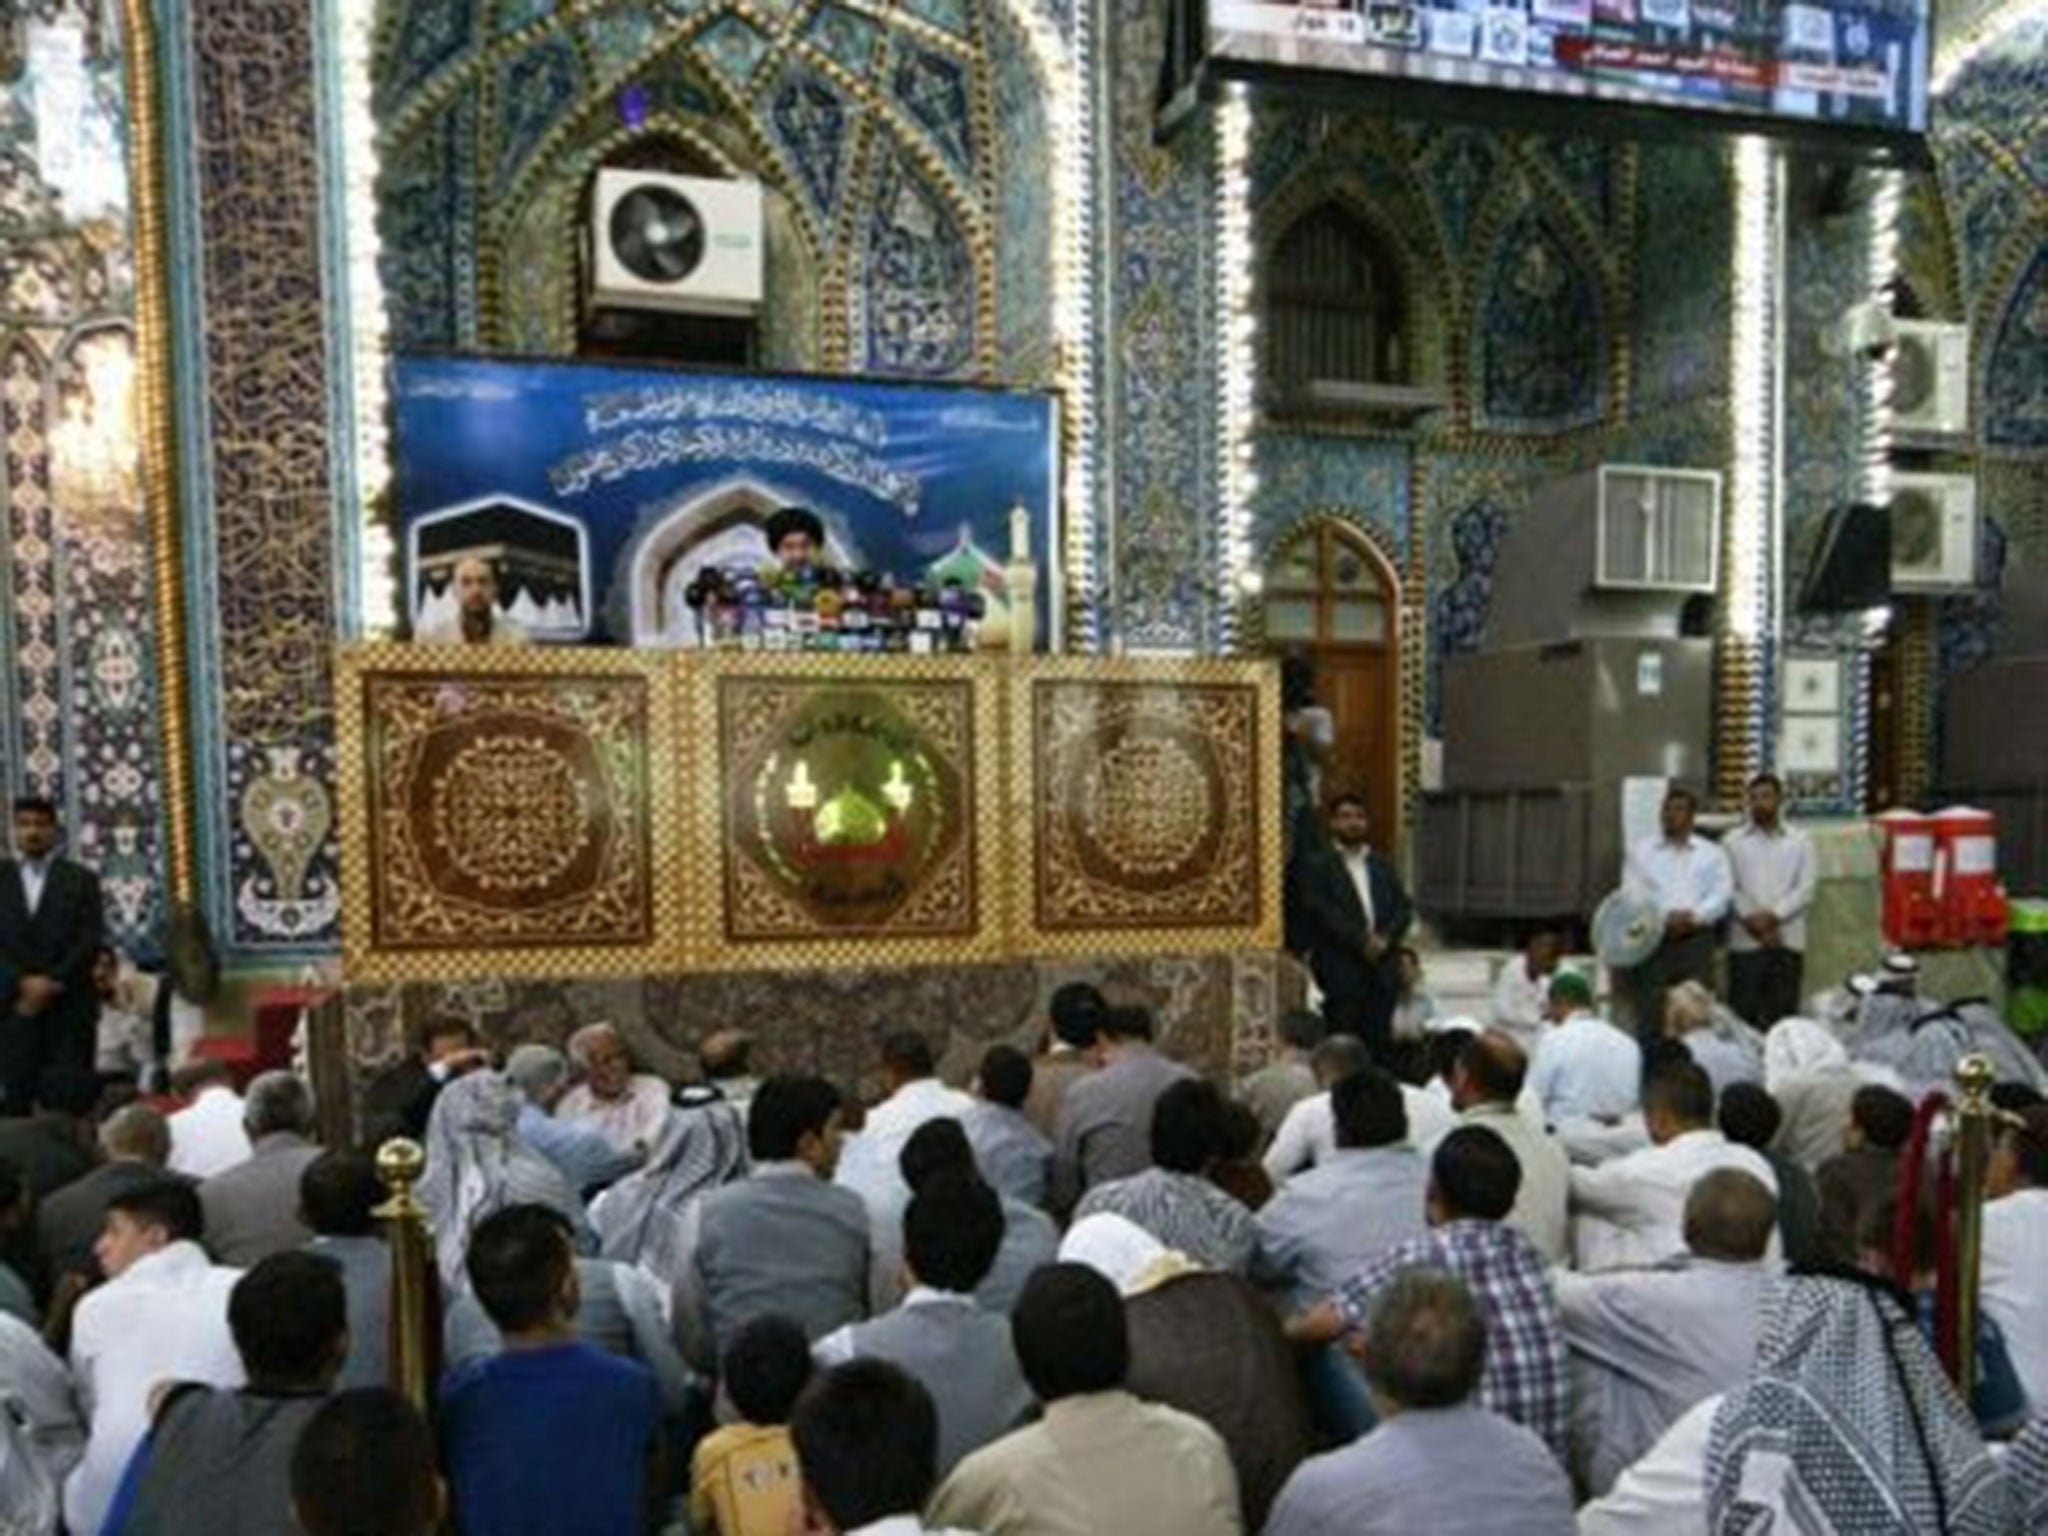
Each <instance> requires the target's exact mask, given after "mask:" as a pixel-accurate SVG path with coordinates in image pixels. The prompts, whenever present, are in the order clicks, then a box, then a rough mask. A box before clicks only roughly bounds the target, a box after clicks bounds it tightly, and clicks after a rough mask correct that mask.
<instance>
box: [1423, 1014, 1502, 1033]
mask: <svg viewBox="0 0 2048 1536" xmlns="http://www.w3.org/2000/svg"><path fill="white" fill-rule="evenodd" d="M1460 1030H1462V1031H1463V1032H1464V1033H1466V1034H1468V1035H1483V1034H1485V1033H1486V1026H1485V1025H1484V1024H1482V1023H1480V1022H1479V1021H1478V1020H1477V1019H1475V1018H1473V1017H1472V1015H1471V1014H1469V1013H1453V1014H1449V1015H1444V1014H1432V1015H1431V1016H1430V1017H1429V1018H1427V1019H1425V1020H1424V1021H1423V1024H1422V1032H1423V1033H1424V1034H1426V1035H1454V1034H1457V1033H1458V1032H1459V1031H1460Z"/></svg>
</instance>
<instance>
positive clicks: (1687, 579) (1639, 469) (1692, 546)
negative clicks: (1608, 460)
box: [1593, 464, 1721, 592]
mask: <svg viewBox="0 0 2048 1536" xmlns="http://www.w3.org/2000/svg"><path fill="white" fill-rule="evenodd" d="M1598 515H1599V523H1598V527H1599V545H1598V550H1597V558H1596V560H1595V562H1594V571H1593V585H1594V586H1596V587H1600V588H1603V589H1611V590H1621V591H1638V592H1712V591H1713V590H1714V589H1715V586H1716V583H1717V582H1718V580H1719V575H1720V554H1721V477H1720V475H1719V474H1717V473H1715V472H1714V471H1713V470H1706V469H1659V468H1655V467H1653V466H1649V465H1641V464H1603V465H1601V466H1600V502H1599V508H1598Z"/></svg>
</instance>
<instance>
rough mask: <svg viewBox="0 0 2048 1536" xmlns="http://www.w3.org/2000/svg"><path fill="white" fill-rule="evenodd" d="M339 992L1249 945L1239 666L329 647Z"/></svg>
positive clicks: (1263, 875)
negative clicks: (339, 897) (345, 982)
mask: <svg viewBox="0 0 2048 1536" xmlns="http://www.w3.org/2000/svg"><path fill="white" fill-rule="evenodd" d="M336 676H337V678H338V680H339V699H340V709H339V715H338V722H337V723H338V740H339V746H340V750H341V763H340V775H339V783H340V788H341V799H342V828H341V830H342V854H343V870H344V885H343V895H344V901H343V906H342V936H343V960H344V966H345V970H346V974H347V976H348V979H349V980H351V981H359V982H366V983H367V982H389V981H422V982H450V981H465V980H489V981H493V982H497V981H502V980H506V979H510V978H514V977H542V978H546V977H571V976H581V975H611V976H622V977H652V976H663V975H673V974H675V973H678V972H690V971H741V970H752V971H774V970H787V969H793V968H802V969H819V968H831V967H861V968H871V969H872V968H886V967H898V966H914V965H927V964H948V963H964V962H970V961H994V960H1008V959H1016V958H1019V957H1022V956H1024V955H1029V954H1046V955H1062V956H1100V957H1103V958H1108V957H1112V956H1120V955H1121V956H1131V955H1148V954H1187V953H1190V952H1193V951H1207V950H1218V949H1241V950H1257V949H1267V950H1271V949H1275V948H1277V947H1278V945H1279V942H1280V890H1279V881H1280V869H1279V865H1280V825H1279V807H1278V804H1277V785H1276V783H1275V774H1276V773H1277V768H1278V758H1279V735H1278V733H1279V687H1278V680H1277V673H1276V671H1275V669H1274V667H1273V666H1272V665H1271V664H1270V663H1266V662H1221V661H1218V662H1178V661H1160V662H1152V661H1143V662H1141V661H1105V660H1092V659H1079V658H1076V659H1070V660H1064V661H1062V660H1054V659H1047V660H1043V661H1032V662H1022V663H1020V662H1016V661H1011V660H1006V659H1005V660H998V659H990V658H965V657H962V658H950V657H947V658H941V657H908V656H906V657H895V656H891V657H880V656H829V655H769V654H760V653H744V652H743V653H703V652H687V653H662V652H648V651H638V652H636V651H612V650H570V649H554V648H546V647H540V646H533V647H520V648H516V649H512V648H507V649H491V648H488V647H479V648H457V647H448V648H437V647H415V646H400V645H366V646H358V647H352V648H348V649H345V650H343V651H342V652H341V653H340V656H339V660H338V663H337V666H336Z"/></svg>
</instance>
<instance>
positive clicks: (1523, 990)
mask: <svg viewBox="0 0 2048 1536" xmlns="http://www.w3.org/2000/svg"><path fill="white" fill-rule="evenodd" d="M1563 955H1564V940H1563V939H1562V938H1561V937H1560V936H1559V935H1558V933H1557V932H1556V930H1554V929H1550V928H1539V929H1537V930H1536V932H1534V933H1532V934H1530V935H1529V942H1528V944H1527V945H1526V946H1525V947H1524V948H1523V950H1522V952H1521V953H1520V954H1519V955H1515V956H1512V957H1511V958H1510V959H1509V960H1508V962H1507V964H1505V965H1503V966H1502V967H1501V968H1500V978H1499V980H1497V981H1496V982H1495V983H1494V985H1493V1022H1494V1024H1495V1025H1496V1026H1497V1027H1499V1028H1501V1029H1504V1030H1506V1031H1507V1032H1508V1033H1509V1034H1511V1035H1513V1036H1514V1037H1515V1039H1516V1040H1517V1041H1519V1042H1520V1044H1521V1047H1522V1049H1523V1050H1525V1051H1533V1050H1535V1049H1536V1042H1537V1041H1538V1040H1539V1039H1540V1038H1542V1035H1543V1032H1544V1031H1545V1030H1546V1029H1548V1028H1549V1027H1550V978H1551V977H1552V976H1553V975H1554V974H1556V971H1557V962H1558V961H1559V959H1561V958H1562V957H1563Z"/></svg>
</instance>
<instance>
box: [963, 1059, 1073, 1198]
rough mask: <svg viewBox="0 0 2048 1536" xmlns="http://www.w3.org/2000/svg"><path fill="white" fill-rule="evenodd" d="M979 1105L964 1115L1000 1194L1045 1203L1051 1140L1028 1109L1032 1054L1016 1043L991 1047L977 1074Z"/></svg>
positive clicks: (984, 1170) (985, 1172) (984, 1172)
mask: <svg viewBox="0 0 2048 1536" xmlns="http://www.w3.org/2000/svg"><path fill="white" fill-rule="evenodd" d="M974 1092H975V1098H974V1107H973V1108H972V1109H970V1110H968V1111H967V1113H966V1114H964V1115H962V1116H961V1117H960V1124H961V1125H962V1127H964V1128H965V1130H966V1132H967V1140H968V1141H969V1142H970V1143H971V1144H972V1145H973V1147H974V1161H975V1162H976V1164H977V1165H979V1167H980V1169H981V1176H982V1178H984V1179H986V1180H987V1181H988V1183H989V1185H990V1187H991V1188H993V1189H994V1190H995V1191H996V1193H997V1194H1000V1195H1005V1196H1007V1197H1008V1198H1010V1199H1012V1200H1022V1201H1023V1202H1024V1203H1025V1204H1026V1205H1044V1204H1045V1184H1046V1180H1047V1178H1049V1177H1050V1176H1051V1173H1052V1143H1051V1142H1050V1141H1048V1140H1046V1138H1045V1137H1044V1135H1043V1134H1041V1133H1040V1131H1039V1129H1038V1127H1037V1126H1035V1125H1033V1124H1032V1123H1031V1121H1030V1119H1029V1118H1028V1117H1027V1116H1026V1115H1025V1113H1024V1105H1025V1102H1026V1101H1027V1100H1028V1099H1029V1098H1030V1096H1031V1058H1030V1057H1029V1056H1026V1055H1025V1054H1024V1053H1023V1052H1022V1051H1020V1050H1018V1049H1017V1048H1016V1047H1015V1046H1014V1045H992V1046H990V1047H989V1048H988V1050H987V1051H986V1052H985V1053H983V1055H982V1058H981V1070H980V1071H979V1072H977V1073H976V1074H975V1077H974Z"/></svg>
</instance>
